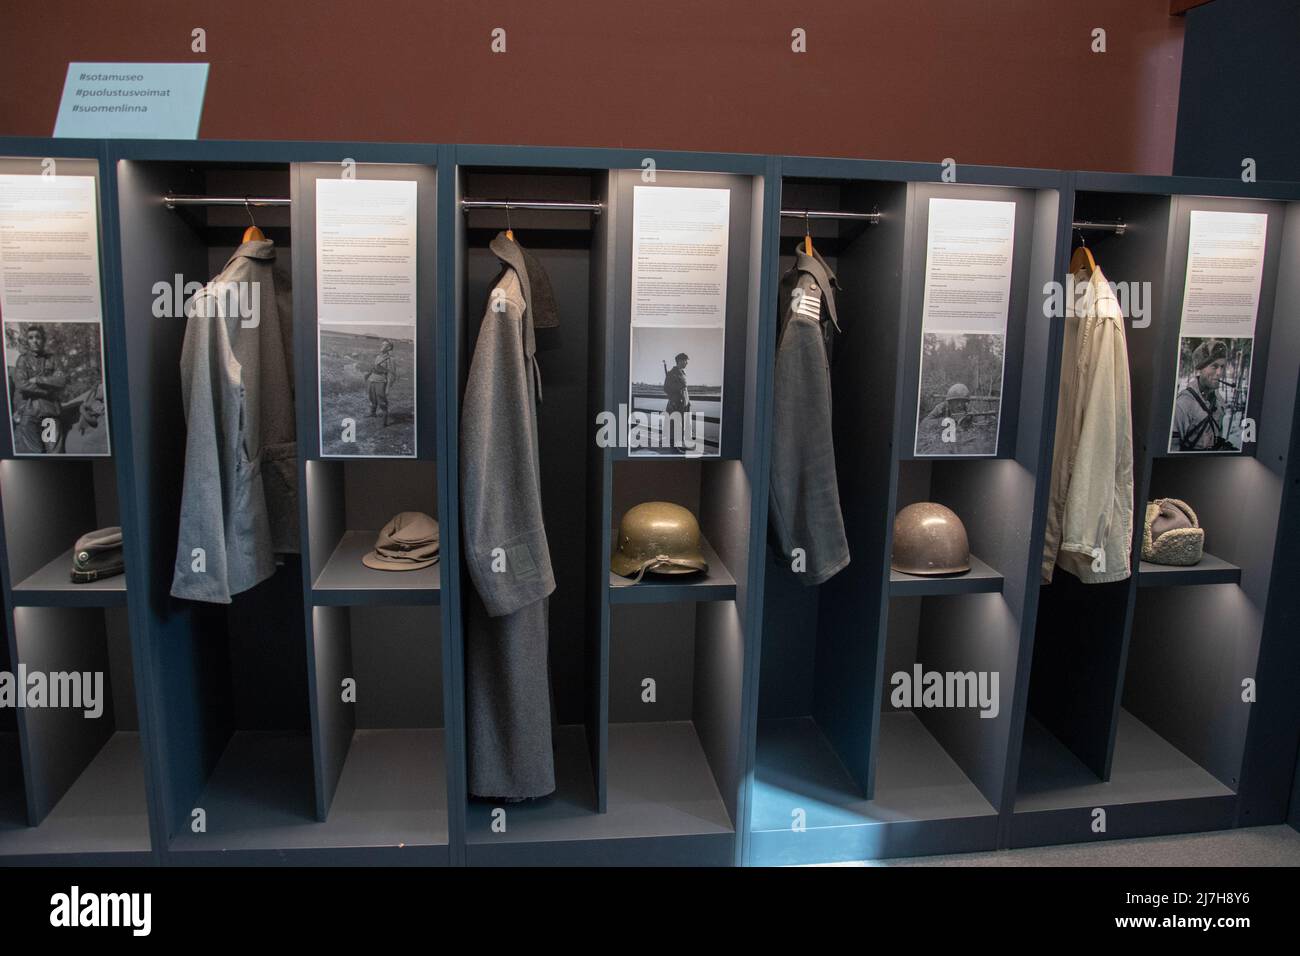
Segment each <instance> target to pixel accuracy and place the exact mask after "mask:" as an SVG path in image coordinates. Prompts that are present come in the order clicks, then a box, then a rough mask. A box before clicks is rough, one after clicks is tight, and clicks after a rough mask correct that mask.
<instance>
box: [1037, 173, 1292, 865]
mask: <svg viewBox="0 0 1300 956" xmlns="http://www.w3.org/2000/svg"><path fill="white" fill-rule="evenodd" d="M1189 185H1190V184H1187V183H1181V184H1180V183H1178V181H1176V180H1171V181H1164V180H1155V179H1146V180H1144V179H1141V178H1136V177H1107V176H1103V175H1091V174H1080V175H1079V183H1078V190H1077V192H1076V195H1075V204H1074V208H1075V212H1074V218H1075V219H1076V220H1079V221H1087V222H1100V223H1122V224H1123V229H1122V230H1114V229H1112V230H1109V231H1105V232H1100V233H1093V232H1089V233H1088V235H1087V237H1086V241H1087V242H1088V245H1089V247H1090V248H1091V249H1092V251H1093V255H1094V256H1095V258H1096V261H1097V265H1098V267H1099V268H1101V270H1102V271H1103V272H1104V273H1105V275H1106V277H1107V279H1108V280H1110V281H1111V282H1112V283H1117V284H1119V286H1120V287H1121V289H1122V290H1123V291H1124V292H1126V293H1127V295H1128V299H1127V304H1128V305H1129V309H1128V312H1129V314H1128V316H1127V319H1128V321H1127V323H1126V334H1127V342H1128V353H1129V365H1130V378H1131V383H1132V420H1133V453H1134V499H1135V500H1134V532H1133V538H1134V540H1133V551H1132V556H1131V564H1132V569H1133V572H1134V573H1133V574H1132V576H1131V577H1129V578H1128V579H1126V580H1123V581H1118V582H1115V583H1112V584H1103V585H1084V584H1080V583H1079V582H1078V580H1077V579H1074V578H1071V577H1070V576H1069V575H1066V574H1062V573H1059V572H1058V574H1057V575H1056V576H1055V580H1054V581H1053V583H1052V584H1051V585H1045V586H1044V587H1043V588H1042V601H1041V603H1040V607H1039V614H1038V619H1037V627H1036V633H1035V638H1034V652H1033V671H1032V680H1031V683H1030V687H1029V696H1028V716H1027V719H1026V722H1025V729H1024V744H1023V750H1022V753H1021V756H1020V768H1019V781H1018V789H1017V794H1016V801H1015V813H1014V818H1013V823H1012V829H1011V842H1012V844H1013V845H1015V846H1025V845H1033V844H1042V843H1058V842H1075V841H1080V840H1086V839H1097V838H1114V837H1125V836H1145V835H1152V834H1158V833H1172V832H1189V831H1194V830H1208V829H1218V828H1223V827H1227V826H1231V825H1233V824H1234V823H1239V824H1249V823H1252V822H1269V819H1276V820H1280V819H1282V816H1283V815H1284V812H1285V807H1284V803H1279V800H1278V798H1277V797H1276V796H1269V795H1268V793H1269V791H1270V790H1272V791H1277V792H1279V793H1284V792H1285V785H1286V781H1285V779H1284V778H1285V773H1283V777H1282V778H1280V782H1277V783H1276V785H1274V784H1272V783H1270V782H1269V778H1270V776H1271V775H1276V774H1275V772H1273V771H1269V770H1267V769H1265V768H1264V767H1263V764H1264V763H1266V762H1273V763H1276V760H1275V759H1274V758H1275V756H1276V755H1274V758H1269V757H1268V756H1266V755H1265V754H1264V753H1262V752H1261V751H1262V750H1264V749H1266V748H1263V747H1260V748H1258V749H1257V750H1256V752H1255V757H1254V760H1255V761H1257V762H1256V763H1255V764H1254V768H1255V771H1256V773H1255V776H1254V777H1251V776H1250V759H1251V758H1249V757H1248V746H1247V744H1248V739H1249V737H1250V736H1251V734H1252V733H1255V734H1257V735H1258V736H1259V737H1261V738H1262V737H1263V736H1264V735H1265V734H1266V733H1267V732H1268V731H1267V730H1266V728H1265V727H1264V726H1262V725H1261V723H1260V722H1259V720H1258V718H1259V717H1260V716H1262V715H1260V714H1259V713H1257V708H1258V707H1259V706H1260V705H1259V704H1257V703H1255V702H1254V701H1255V700H1257V699H1262V698H1263V696H1264V695H1265V694H1267V695H1269V696H1273V695H1283V696H1285V695H1290V696H1292V697H1293V696H1294V695H1293V694H1292V693H1291V692H1290V691H1289V690H1288V689H1286V688H1285V687H1283V686H1282V685H1280V684H1279V683H1277V681H1276V680H1270V673H1269V672H1267V671H1266V670H1265V668H1264V667H1263V666H1262V665H1263V660H1262V659H1261V647H1262V639H1263V637H1264V633H1265V620H1266V617H1267V615H1268V614H1269V609H1270V602H1272V603H1273V605H1274V613H1278V608H1280V604H1281V602H1283V601H1284V600H1285V599H1286V597H1285V595H1284V593H1283V592H1285V591H1286V590H1288V589H1293V587H1294V582H1293V581H1283V580H1275V579H1274V578H1275V575H1274V574H1273V568H1274V567H1275V557H1276V555H1277V554H1278V546H1279V538H1278V532H1279V523H1280V521H1281V520H1282V515H1283V512H1282V507H1283V492H1284V481H1285V475H1286V469H1287V463H1286V456H1287V453H1288V450H1289V447H1290V442H1291V435H1292V429H1293V427H1294V414H1295V399H1296V380H1297V365H1298V364H1300V363H1297V360H1296V356H1297V354H1300V352H1298V351H1297V349H1300V333H1297V331H1296V324H1295V322H1294V321H1293V317H1294V316H1295V314H1296V312H1297V309H1298V308H1300V301H1297V296H1296V292H1295V289H1294V284H1293V283H1291V284H1288V283H1287V281H1285V277H1286V276H1288V275H1290V274H1293V273H1294V272H1295V270H1296V269H1297V268H1300V259H1298V258H1297V255H1298V254H1300V241H1298V240H1300V206H1298V205H1297V203H1296V202H1294V201H1291V202H1286V201H1280V200H1270V199H1265V198H1258V197H1259V196H1261V195H1268V194H1269V190H1268V188H1267V187H1265V188H1263V189H1260V190H1255V189H1251V188H1243V189H1241V190H1238V192H1239V195H1238V196H1228V195H1208V194H1202V193H1199V192H1198V193H1192V191H1191V190H1190V189H1187V187H1188V186H1189ZM1209 185H1211V186H1212V187H1213V188H1214V189H1215V190H1216V191H1217V190H1222V189H1225V188H1228V189H1231V188H1232V187H1231V185H1230V184H1223V183H1213V184H1209ZM1179 186H1182V189H1179ZM1183 189H1187V192H1183ZM1193 210H1211V211H1224V212H1246V213H1264V214H1266V215H1267V216H1268V221H1267V233H1266V240H1265V258H1264V265H1263V277H1262V281H1261V287H1260V298H1259V308H1258V313H1257V316H1256V324H1255V329H1254V339H1253V343H1252V346H1253V349H1252V351H1253V356H1252V357H1251V360H1250V362H1249V363H1245V364H1242V365H1240V366H1239V365H1237V364H1234V365H1233V368H1232V375H1231V378H1232V379H1233V381H1232V383H1231V384H1232V385H1234V386H1236V387H1237V389H1238V390H1237V392H1236V398H1234V399H1233V400H1232V402H1231V404H1233V405H1240V407H1235V408H1230V409H1229V411H1230V412H1232V413H1233V414H1235V415H1237V416H1239V417H1240V416H1244V417H1245V419H1246V420H1247V421H1253V422H1254V423H1255V426H1256V435H1257V437H1256V440H1255V441H1254V442H1249V441H1248V442H1245V443H1244V444H1243V445H1242V450H1241V451H1240V452H1190V453H1188V452H1183V453H1179V452H1176V451H1175V452H1171V451H1170V430H1171V420H1172V414H1173V401H1174V397H1175V394H1176V391H1177V389H1178V388H1179V387H1180V384H1181V383H1180V382H1179V378H1180V373H1179V370H1178V358H1179V347H1180V344H1179V339H1180V325H1181V319H1182V313H1183V292H1184V284H1185V282H1186V278H1187V262H1188V242H1189V234H1190V223H1191V213H1192V211H1193ZM1125 301H1126V300H1124V299H1121V303H1122V304H1123V303H1125ZM1243 334H1244V333H1243ZM1243 391H1246V393H1247V394H1246V395H1245V396H1242V395H1241V392H1243ZM1237 399H1241V401H1237ZM1157 498H1179V499H1182V500H1183V501H1186V502H1187V503H1188V504H1190V505H1191V506H1192V508H1193V509H1194V510H1195V511H1196V513H1197V515H1198V517H1199V520H1200V525H1201V527H1202V528H1204V529H1205V555H1204V557H1203V559H1202V560H1201V561H1200V562H1199V563H1198V564H1196V565H1193V566H1190V567H1178V566H1170V565H1163V564H1153V563H1148V562H1146V561H1143V560H1142V531H1143V519H1144V514H1145V506H1146V502H1148V501H1150V500H1154V499H1157ZM1283 673H1286V671H1285V669H1281V670H1278V671H1274V672H1273V674H1274V676H1280V675H1281V674H1283ZM1250 684H1254V685H1257V690H1253V689H1252V688H1251V687H1250V686H1248V685H1250ZM1277 703H1279V704H1280V703H1281V699H1280V698H1278V700H1277ZM1285 736H1286V735H1285V734H1283V735H1282V737H1285ZM1294 746H1295V741H1294V737H1293V736H1292V737H1291V739H1290V745H1289V747H1288V748H1287V749H1288V751H1289V749H1291V748H1294ZM1288 759H1289V758H1288ZM1288 766H1289V764H1288ZM1252 785H1253V787H1254V790H1253V791H1252V790H1251V787H1252ZM1275 804H1276V806H1275V807H1273V805H1275ZM1270 807H1272V809H1269V808H1270ZM1098 809H1101V810H1103V811H1105V814H1106V826H1105V829H1104V830H1098V829H1097V828H1096V826H1095V825H1094V821H1095V820H1096V819H1097V814H1096V811H1097V810H1098Z"/></svg>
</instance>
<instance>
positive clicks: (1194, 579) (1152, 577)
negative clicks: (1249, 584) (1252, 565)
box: [1138, 551, 1241, 588]
mask: <svg viewBox="0 0 1300 956" xmlns="http://www.w3.org/2000/svg"><path fill="white" fill-rule="evenodd" d="M1240 583H1241V568H1239V567H1237V566H1236V565H1235V564H1230V563H1229V562H1227V561H1224V560H1223V559H1222V558H1216V557H1215V556H1214V555H1212V554H1210V553H1209V552H1208V551H1207V552H1206V553H1205V554H1204V555H1202V556H1201V560H1200V561H1199V562H1198V563H1196V564H1193V565H1191V566H1190V567H1179V566H1176V565H1172V564H1152V563H1151V562H1149V561H1143V562H1141V563H1140V564H1139V565H1138V587H1140V588H1160V587H1173V586H1176V585H1188V584H1240Z"/></svg>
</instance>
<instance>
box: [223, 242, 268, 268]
mask: <svg viewBox="0 0 1300 956" xmlns="http://www.w3.org/2000/svg"><path fill="white" fill-rule="evenodd" d="M236 259H266V260H271V261H274V259H275V243H274V242H272V241H271V240H270V239H250V240H249V241H248V242H245V243H241V244H240V246H239V248H238V249H236V250H235V253H234V255H232V256H231V257H230V258H229V259H227V260H226V266H225V268H227V269H228V268H230V266H231V264H232V263H233V262H234V261H235V260H236ZM222 271H225V270H224V269H223V270H222Z"/></svg>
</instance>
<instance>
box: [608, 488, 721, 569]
mask: <svg viewBox="0 0 1300 956" xmlns="http://www.w3.org/2000/svg"><path fill="white" fill-rule="evenodd" d="M609 564H610V569H611V570H612V571H613V572H614V573H615V574H618V575H621V576H622V577H625V578H633V579H634V580H636V581H640V580H641V575H643V574H645V573H646V572H647V571H649V572H651V573H654V574H692V573H695V572H698V571H707V570H708V569H709V563H708V562H707V561H705V560H704V554H703V553H702V552H701V551H700V523H699V522H698V521H696V520H695V515H693V514H691V513H690V511H689V510H687V509H686V508H683V507H682V506H681V505H674V504H670V503H669V502H667V501H646V502H643V503H641V504H639V505H637V506H636V507H634V508H629V509H628V511H627V513H626V514H625V515H623V520H622V521H620V522H619V526H618V540H617V543H616V547H615V550H614V553H613V554H612V555H611V556H610V561H609Z"/></svg>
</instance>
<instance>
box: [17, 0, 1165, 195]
mask: <svg viewBox="0 0 1300 956" xmlns="http://www.w3.org/2000/svg"><path fill="white" fill-rule="evenodd" d="M1168 10H1169V4H1168V0H1092V2H1090V3H1087V4H1084V3H1079V2H1077V0H893V2H887V0H840V2H827V0H806V2H803V3H794V2H774V0H689V2H688V0H567V2H566V0H551V2H539V0H478V2H469V0H462V2H458V3H451V2H438V0H346V2H344V0H306V2H295V3H289V2H276V0H259V2H248V0H208V2H206V3H196V2H191V0H172V2H147V3H145V2H138V3H134V4H127V3H121V2H103V3H87V2H85V0H76V2H72V0H35V2H29V3H18V2H12V0H11V2H6V3H5V4H4V9H3V11H0V134H18V135H31V136H46V135H49V134H50V132H51V130H52V129H53V127H54V117H55V113H56V111H57V109H58V101H59V95H60V93H61V91H62V87H63V78H64V74H65V72H66V68H67V63H68V62H69V61H70V60H75V61H195V60H206V61H208V62H210V63H211V64H212V71H211V75H210V77H209V81H208V93H207V105H206V108H205V111H204V115H203V125H202V130H201V136H202V137H203V138H205V139H340V140H405V141H418V142H461V143H508V144H540V145H565V146H629V147H635V148H641V147H644V148H650V147H654V148H663V149H669V148H675V149H700V150H720V151H737V152H758V153H794V154H803V155H832V156H860V157H869V158H875V159H907V160H921V161H936V162H937V161H939V160H942V159H943V158H945V157H949V156H951V157H953V158H955V159H956V160H957V161H958V162H959V163H963V162H965V163H990V164H998V165H1017V166H1046V167H1064V168H1073V169H1105V170H1121V171H1133V172H1150V173H1167V172H1169V171H1170V168H1171V163H1172V156H1173V143H1174V128H1175V120H1176V115H1177V107H1178V102H1177V99H1178V81H1179V70H1180V61H1181V56H1182V31H1183V21H1182V19H1181V18H1176V17H1170V16H1169V14H1168ZM497 26H501V27H504V28H505V29H506V31H507V37H508V52H507V53H505V54H504V55H500V54H492V53H491V52H490V51H489V39H490V37H489V34H490V31H491V30H492V28H493V27H497ZM797 26H798V27H803V28H804V29H806V30H807V33H808V52H807V53H805V54H795V53H792V52H791V50H790V31H791V30H792V29H793V28H794V27H797ZM194 27H204V28H205V29H206V30H207V37H208V52H207V53H206V54H194V53H191V52H190V31H191V29H193V28H194ZM1094 27H1103V28H1105V29H1106V31H1107V46H1108V52H1106V53H1105V54H1094V53H1092V52H1090V44H1091V37H1090V34H1091V30H1092V29H1093V28H1094Z"/></svg>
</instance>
